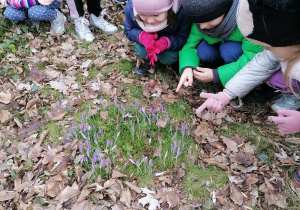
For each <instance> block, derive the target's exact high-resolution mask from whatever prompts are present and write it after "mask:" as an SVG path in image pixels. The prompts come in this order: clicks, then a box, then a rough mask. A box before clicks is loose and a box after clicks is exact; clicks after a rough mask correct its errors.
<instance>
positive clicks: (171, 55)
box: [157, 50, 179, 65]
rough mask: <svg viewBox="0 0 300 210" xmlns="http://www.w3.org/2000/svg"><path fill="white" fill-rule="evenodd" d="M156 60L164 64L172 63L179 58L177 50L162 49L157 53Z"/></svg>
mask: <svg viewBox="0 0 300 210" xmlns="http://www.w3.org/2000/svg"><path fill="white" fill-rule="evenodd" d="M157 58H158V60H159V61H160V62H161V63H162V64H165V65H172V64H174V63H175V62H177V61H178V59H179V53H178V51H171V50H168V51H164V52H161V53H159V54H158V55H157Z"/></svg>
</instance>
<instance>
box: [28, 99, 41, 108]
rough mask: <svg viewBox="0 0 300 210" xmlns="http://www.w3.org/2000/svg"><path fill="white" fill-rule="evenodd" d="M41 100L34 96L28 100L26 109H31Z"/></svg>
mask: <svg viewBox="0 0 300 210" xmlns="http://www.w3.org/2000/svg"><path fill="white" fill-rule="evenodd" d="M38 101H39V99H38V98H34V99H31V100H30V101H28V103H27V105H26V109H27V110H28V109H30V108H31V107H32V106H33V105H35V104H36V103H37V102H38Z"/></svg>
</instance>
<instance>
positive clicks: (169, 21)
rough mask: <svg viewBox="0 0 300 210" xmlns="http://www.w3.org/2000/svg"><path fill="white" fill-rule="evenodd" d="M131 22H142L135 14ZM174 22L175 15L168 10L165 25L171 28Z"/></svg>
mask: <svg viewBox="0 0 300 210" xmlns="http://www.w3.org/2000/svg"><path fill="white" fill-rule="evenodd" d="M132 20H140V21H143V20H142V19H141V17H140V15H139V14H137V15H136V16H134V18H133V19H132ZM175 22H176V13H175V12H174V11H173V10H172V9H170V10H169V11H168V16H167V24H168V25H170V26H172V25H173V24H174V23H175Z"/></svg>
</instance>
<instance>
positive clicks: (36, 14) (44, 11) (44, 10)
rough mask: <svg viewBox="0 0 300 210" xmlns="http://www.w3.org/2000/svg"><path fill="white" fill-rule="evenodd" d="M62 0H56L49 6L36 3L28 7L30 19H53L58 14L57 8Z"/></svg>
mask: <svg viewBox="0 0 300 210" xmlns="http://www.w3.org/2000/svg"><path fill="white" fill-rule="evenodd" d="M59 5H60V2H59V1H57V0H55V1H54V2H52V3H51V4H49V5H48V6H43V5H36V6H33V7H29V8H28V16H29V18H30V19H34V20H40V21H52V20H55V19H56V17H57V16H58V12H57V10H56V9H57V8H58V7H59Z"/></svg>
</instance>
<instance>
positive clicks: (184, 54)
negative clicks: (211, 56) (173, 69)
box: [179, 23, 203, 74]
mask: <svg viewBox="0 0 300 210" xmlns="http://www.w3.org/2000/svg"><path fill="white" fill-rule="evenodd" d="M202 40H203V35H202V33H200V31H199V30H198V28H197V25H196V24H195V23H193V25H192V28H191V32H190V35H189V38H188V40H187V43H186V44H185V45H184V46H183V48H182V50H180V51H179V73H180V74H182V69H183V68H184V67H186V66H192V67H195V68H197V67H198V66H199V62H200V58H199V57H198V55H197V49H196V47H197V45H198V44H199V43H200V42H201V41H202Z"/></svg>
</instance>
